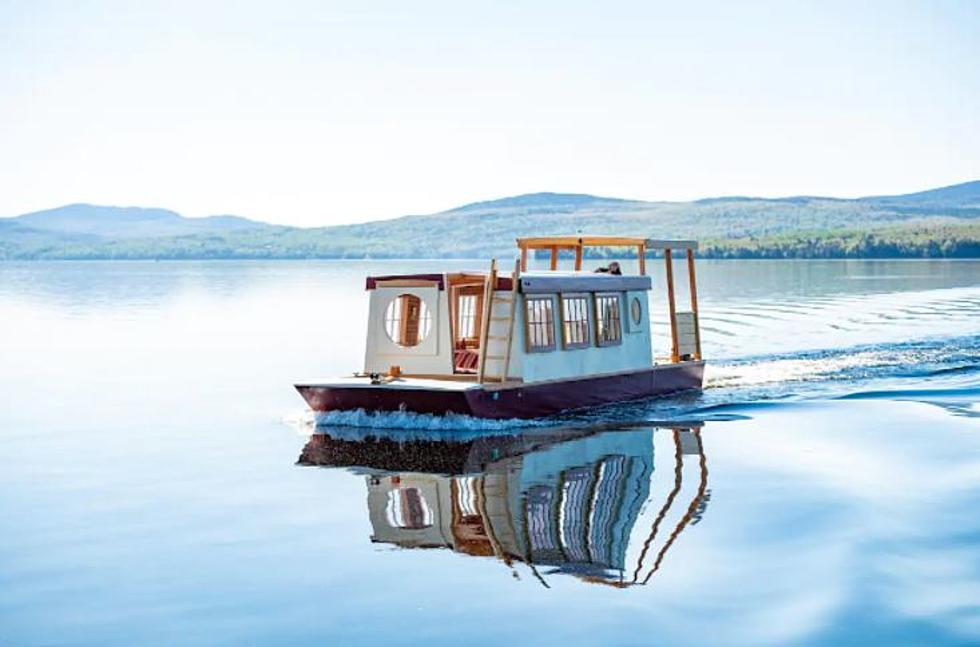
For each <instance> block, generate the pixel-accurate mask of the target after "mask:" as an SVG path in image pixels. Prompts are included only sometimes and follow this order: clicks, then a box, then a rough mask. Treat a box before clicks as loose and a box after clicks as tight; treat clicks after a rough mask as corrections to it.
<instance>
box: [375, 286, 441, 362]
mask: <svg viewBox="0 0 980 647" xmlns="http://www.w3.org/2000/svg"><path fill="white" fill-rule="evenodd" d="M413 299H414V300H415V301H416V302H418V313H417V316H416V317H415V318H414V319H415V322H414V325H415V343H414V344H407V343H405V342H406V341H407V339H406V337H407V335H408V329H409V325H410V321H411V319H412V318H411V317H409V316H408V313H409V309H410V306H409V302H410V300H413ZM433 319H434V318H433V316H432V312H431V310H430V308H429V304H427V303H426V301H425V299H424V298H422V297H421V296H420V295H418V294H413V293H411V292H401V293H398V294H396V295H395V296H394V297H393V298H391V299H390V300H389V301H388V303H387V305H386V306H385V309H384V311H383V312H382V326H383V328H384V332H385V335H387V336H388V339H389V341H391V342H392V343H393V344H395V346H397V347H398V348H400V349H402V350H408V349H413V348H418V347H419V346H420V345H422V343H423V342H425V341H426V340H427V339H428V338H429V335H430V334H431V333H432V328H433V327H434V321H433ZM392 329H395V333H396V337H397V338H396V337H393V336H392Z"/></svg>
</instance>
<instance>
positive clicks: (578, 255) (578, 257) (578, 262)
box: [575, 245, 582, 272]
mask: <svg viewBox="0 0 980 647" xmlns="http://www.w3.org/2000/svg"><path fill="white" fill-rule="evenodd" d="M575 271H576V272H581V271H582V246H581V245H577V246H576V247H575Z"/></svg>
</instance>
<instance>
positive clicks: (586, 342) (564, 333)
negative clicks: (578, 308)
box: [558, 292, 592, 350]
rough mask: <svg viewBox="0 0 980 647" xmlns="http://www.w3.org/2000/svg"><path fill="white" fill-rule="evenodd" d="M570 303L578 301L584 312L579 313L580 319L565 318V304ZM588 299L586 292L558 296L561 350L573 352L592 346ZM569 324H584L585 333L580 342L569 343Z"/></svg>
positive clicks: (590, 314) (590, 315)
mask: <svg viewBox="0 0 980 647" xmlns="http://www.w3.org/2000/svg"><path fill="white" fill-rule="evenodd" d="M572 301H580V302H581V303H582V305H583V306H584V307H585V311H584V312H583V313H581V315H582V318H581V319H574V320H571V321H570V320H568V319H566V318H565V304H566V303H569V302H572ZM590 301H591V299H589V294H588V292H571V293H568V294H560V295H559V299H558V302H559V314H560V315H561V347H562V349H563V350H575V349H579V348H589V347H590V346H592V313H591V312H589V302H590ZM570 323H584V324H585V332H584V334H583V335H582V336H581V337H582V339H581V341H577V342H571V341H569V339H568V338H569V334H568V332H569V328H568V324H570Z"/></svg>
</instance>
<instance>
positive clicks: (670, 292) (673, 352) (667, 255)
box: [664, 249, 680, 364]
mask: <svg viewBox="0 0 980 647" xmlns="http://www.w3.org/2000/svg"><path fill="white" fill-rule="evenodd" d="M664 262H665V263H666V265H667V309H668V310H669V312H670V361H671V362H673V363H675V364H676V363H677V362H679V361H680V353H679V349H678V343H677V306H676V304H675V303H674V264H673V257H672V256H671V252H670V250H669V249H665V250H664Z"/></svg>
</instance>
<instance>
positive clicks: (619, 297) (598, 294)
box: [592, 292, 623, 348]
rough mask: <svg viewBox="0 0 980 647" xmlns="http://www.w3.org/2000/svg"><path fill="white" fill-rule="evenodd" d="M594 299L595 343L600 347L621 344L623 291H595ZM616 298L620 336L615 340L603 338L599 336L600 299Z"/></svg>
mask: <svg viewBox="0 0 980 647" xmlns="http://www.w3.org/2000/svg"><path fill="white" fill-rule="evenodd" d="M592 296H593V300H592V311H593V313H594V314H593V317H594V320H595V345H596V346H599V347H600V348H604V347H606V346H619V345H620V344H622V343H623V295H622V293H621V292H595V293H594V294H593V295H592ZM609 298H615V299H616V304H617V306H618V311H619V316H618V317H617V318H616V321H617V323H618V324H619V337H618V338H617V339H615V340H603V339H601V338H600V337H599V318H600V314H599V299H609Z"/></svg>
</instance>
